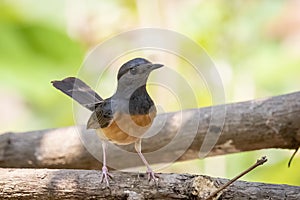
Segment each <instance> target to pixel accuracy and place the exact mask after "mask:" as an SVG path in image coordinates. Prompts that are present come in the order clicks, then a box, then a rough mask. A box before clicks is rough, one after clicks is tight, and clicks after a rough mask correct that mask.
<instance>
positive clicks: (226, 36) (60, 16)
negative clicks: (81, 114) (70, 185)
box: [0, 0, 300, 185]
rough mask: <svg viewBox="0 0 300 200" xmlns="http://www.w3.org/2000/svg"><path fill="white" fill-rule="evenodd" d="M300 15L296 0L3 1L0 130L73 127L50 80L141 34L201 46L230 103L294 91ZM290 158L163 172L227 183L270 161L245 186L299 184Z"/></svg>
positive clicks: (297, 163) (299, 83)
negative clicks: (149, 31)
mask: <svg viewBox="0 0 300 200" xmlns="http://www.w3.org/2000/svg"><path fill="white" fill-rule="evenodd" d="M299 10H300V3H299V1H298V0H291V1H283V0H282V1H281V0H275V1H273V0H265V1H258V0H252V1H249V0H247V1H238V0H233V1H221V0H213V1H196V0H188V1H172V0H161V1H158V0H152V1H147V0H136V1H122V0H111V1H104V0H103V1H96V0H88V1H84V0H74V1H71V0H65V1H62V0H53V1H45V0H40V1H37V0H1V1H0V111H1V112H0V131H1V132H7V131H18V132H22V131H30V130H38V129H47V128H54V127H63V126H71V125H74V119H73V114H72V112H73V111H72V101H71V100H70V99H69V98H67V97H66V96H64V95H63V94H61V93H59V92H58V91H56V90H55V89H53V88H52V86H51V84H50V81H51V80H53V79H60V78H64V77H66V76H76V74H77V72H78V70H79V68H80V66H81V64H82V62H83V59H84V58H85V56H86V54H87V52H88V51H89V50H90V49H91V48H93V47H94V46H95V45H97V44H98V43H100V42H102V41H104V40H105V39H108V38H110V37H112V36H114V35H116V34H118V33H120V32H122V31H127V30H132V29H135V28H140V27H159V28H167V29H170V30H173V31H177V32H179V33H182V34H184V35H186V36H188V37H190V38H191V39H193V40H194V41H196V42H197V43H198V44H199V45H201V46H203V47H204V48H205V49H206V51H207V53H208V54H209V55H210V56H211V57H212V59H213V60H214V62H215V63H216V65H217V68H218V70H219V73H220V75H221V78H222V80H223V84H224V87H225V93H226V101H227V102H228V103H229V102H238V101H244V100H250V99H254V98H262V97H267V96H274V95H279V94H285V93H289V92H294V91H297V90H299V88H300V14H299V13H300V12H299ZM203 99H204V103H203V104H204V105H206V104H209V103H207V102H205V101H206V100H205V99H208V97H206V96H205V95H204V96H203ZM291 154H292V152H291V151H287V150H264V151H257V152H246V153H239V154H232V155H228V156H218V157H213V158H207V159H205V160H195V161H188V162H182V163H176V164H174V165H172V166H171V167H169V168H166V169H165V170H164V171H166V172H182V173H183V172H184V173H197V174H208V175H211V176H220V177H227V178H231V177H233V176H234V175H236V174H238V173H239V172H240V171H241V170H243V169H245V168H247V167H248V166H249V165H250V164H252V163H254V162H255V160H256V159H257V158H259V157H260V156H261V155H267V156H268V157H269V162H268V164H266V165H264V166H262V167H260V168H259V169H257V170H256V171H254V172H252V173H250V174H249V175H247V176H245V177H244V178H243V179H244V180H250V181H263V182H270V183H286V184H293V185H300V173H299V168H300V157H299V156H296V158H295V159H294V162H293V163H292V167H291V168H289V169H288V168H287V162H288V159H289V156H290V155H291Z"/></svg>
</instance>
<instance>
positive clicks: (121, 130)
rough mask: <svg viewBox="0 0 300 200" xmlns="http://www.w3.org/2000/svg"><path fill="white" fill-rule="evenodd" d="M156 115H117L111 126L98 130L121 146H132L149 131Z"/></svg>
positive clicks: (100, 133)
mask: <svg viewBox="0 0 300 200" xmlns="http://www.w3.org/2000/svg"><path fill="white" fill-rule="evenodd" d="M155 115H156V112H155V111H152V112H151V113H149V114H146V115H128V114H116V115H115V116H114V119H113V121H112V122H111V124H110V125H109V126H108V127H105V128H102V129H97V133H98V135H99V136H100V137H103V136H104V137H105V138H106V139H108V140H110V141H111V142H113V143H116V144H119V145H127V144H131V143H133V142H135V141H136V140H137V139H138V138H140V137H141V136H142V135H143V134H144V133H145V132H146V131H147V130H148V129H149V127H150V126H151V124H152V122H153V119H154V117H155Z"/></svg>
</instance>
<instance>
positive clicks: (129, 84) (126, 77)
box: [117, 58, 163, 94]
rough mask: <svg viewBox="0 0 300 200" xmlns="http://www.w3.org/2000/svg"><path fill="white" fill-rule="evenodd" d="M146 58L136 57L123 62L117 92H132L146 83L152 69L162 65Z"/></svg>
mask: <svg viewBox="0 0 300 200" xmlns="http://www.w3.org/2000/svg"><path fill="white" fill-rule="evenodd" d="M162 66H163V65H162V64H153V63H151V62H149V61H148V60H146V59H144V58H134V59H132V60H130V61H128V62H126V63H125V64H123V65H122V66H121V68H120V70H119V72H118V88H117V93H119V92H121V93H127V94H131V93H132V92H134V91H135V90H136V89H138V88H139V87H141V86H144V85H146V82H147V79H148V77H149V74H150V73H151V71H153V70H155V69H158V68H160V67H162Z"/></svg>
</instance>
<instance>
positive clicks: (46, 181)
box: [0, 169, 300, 200]
mask: <svg viewBox="0 0 300 200" xmlns="http://www.w3.org/2000/svg"><path fill="white" fill-rule="evenodd" d="M112 174H113V176H114V180H113V181H111V186H110V188H107V187H105V186H104V185H103V184H101V183H100V176H101V172H100V171H95V170H53V169H52V170H51V169H0V196H1V197H2V198H5V199H6V198H10V199H20V198H21V199H54V198H55V199H197V198H198V199H201V198H205V197H207V196H208V195H209V194H210V193H212V192H213V191H215V190H216V189H217V188H218V187H219V186H220V185H223V184H224V183H226V182H228V180H226V179H220V178H211V177H207V176H198V175H188V174H159V177H160V179H159V184H158V186H155V184H153V183H148V181H147V177H146V176H144V174H136V173H124V172H112ZM28 180H30V181H28ZM222 192H223V193H222V194H221V196H220V199H239V200H240V199H273V200H276V199H278V200H281V199H299V198H300V187H296V186H289V185H275V184H264V183H251V182H244V181H237V182H235V183H233V184H232V185H231V186H230V187H229V188H228V189H227V190H226V191H222Z"/></svg>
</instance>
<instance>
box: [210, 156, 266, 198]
mask: <svg viewBox="0 0 300 200" xmlns="http://www.w3.org/2000/svg"><path fill="white" fill-rule="evenodd" d="M267 161H268V159H267V157H266V156H263V157H262V158H261V159H258V160H257V161H256V163H255V164H254V165H252V166H251V167H249V168H248V169H247V170H245V171H243V172H242V173H241V174H239V175H238V176H236V177H234V178H233V179H231V180H230V181H228V183H226V184H225V185H223V186H222V187H220V188H219V189H218V190H216V191H215V192H213V193H212V194H211V195H210V196H209V197H207V198H206V200H209V199H212V198H213V197H214V196H216V195H217V194H218V193H219V192H221V191H222V190H224V189H225V188H227V187H228V186H229V185H231V184H232V183H233V182H235V181H236V180H238V179H239V178H241V177H242V176H244V175H245V174H247V173H249V172H250V171H252V170H253V169H255V168H256V167H258V166H259V165H262V164H264V163H265V162H267Z"/></svg>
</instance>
